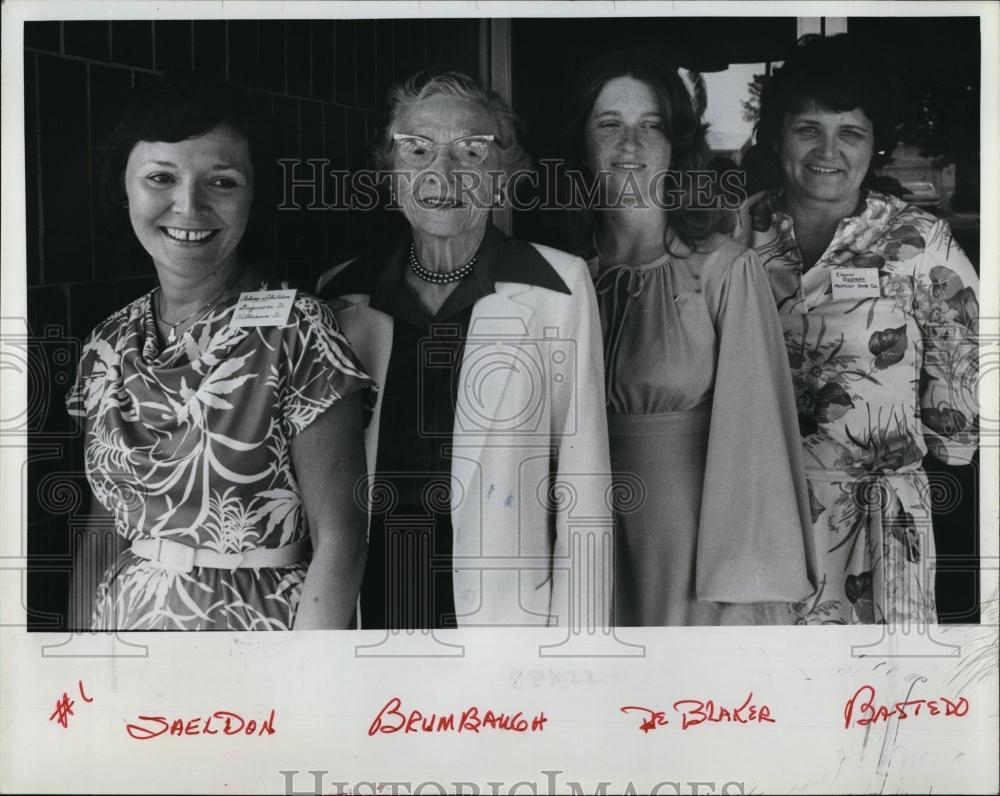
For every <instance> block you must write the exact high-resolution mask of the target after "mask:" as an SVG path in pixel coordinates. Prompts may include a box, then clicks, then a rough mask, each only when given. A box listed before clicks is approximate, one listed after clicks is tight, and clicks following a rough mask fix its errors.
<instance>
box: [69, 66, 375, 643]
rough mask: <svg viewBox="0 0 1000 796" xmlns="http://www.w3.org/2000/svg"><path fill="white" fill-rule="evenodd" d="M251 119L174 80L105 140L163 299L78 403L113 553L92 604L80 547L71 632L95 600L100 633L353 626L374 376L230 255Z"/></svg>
mask: <svg viewBox="0 0 1000 796" xmlns="http://www.w3.org/2000/svg"><path fill="white" fill-rule="evenodd" d="M254 117H255V114H254V109H253V107H252V105H250V104H249V100H248V99H247V98H246V97H244V96H243V95H242V94H241V93H240V92H238V91H237V90H236V89H234V88H231V87H228V86H225V85H212V84H205V83H200V82H198V81H197V80H196V79H192V78H181V79H177V78H175V79H171V80H168V81H164V82H163V83H162V84H160V85H157V86H155V87H153V88H150V89H147V90H145V91H143V92H142V93H141V94H140V95H138V96H137V98H136V99H135V100H134V102H133V103H132V105H131V106H130V107H129V109H128V111H126V113H125V115H124V117H123V119H122V120H121V122H120V123H119V125H118V127H117V128H116V129H115V130H114V131H113V132H112V134H111V137H110V140H109V142H108V148H107V155H108V164H109V169H108V173H109V174H110V175H111V178H112V181H111V184H110V186H109V187H110V189H111V191H112V193H113V194H114V193H117V195H118V202H117V203H116V206H122V205H124V206H125V207H127V209H128V215H129V219H130V222H131V227H132V230H133V231H134V233H135V236H136V238H137V239H138V241H139V242H140V243H141V244H142V246H143V248H144V249H145V250H146V252H147V253H148V254H149V256H150V258H151V259H152V262H153V265H154V267H155V269H156V273H157V277H158V281H159V286H158V287H157V288H155V289H154V290H152V291H151V292H149V293H147V294H146V295H144V296H142V297H140V298H139V299H137V300H135V301H133V302H132V303H131V304H129V305H127V306H126V307H124V308H122V309H121V310H119V311H118V312H116V313H115V314H114V315H112V316H111V317H110V318H108V319H107V320H105V321H103V322H102V323H100V324H98V326H97V327H96V328H95V329H94V331H93V332H92V333H91V334H90V336H89V337H88V338H87V340H86V343H85V345H84V347H83V353H82V357H81V360H80V366H79V370H78V374H77V380H76V383H75V385H74V386H73V387H72V389H71V391H70V394H69V395H68V397H67V406H68V409H69V412H70V413H71V414H73V415H76V416H78V417H80V418H81V419H82V420H83V423H84V428H85V435H86V438H85V445H86V467H87V477H88V480H89V481H90V484H91V487H92V490H93V493H94V498H95V502H96V504H98V505H99V506H100V507H102V508H103V510H104V511H105V512H107V514H108V515H110V518H111V522H112V523H113V526H114V529H115V531H116V534H115V536H116V538H117V539H118V547H119V548H120V549H119V550H117V551H112V552H116V553H117V554H116V555H115V556H114V558H113V560H111V561H109V562H106V563H107V566H106V570H104V575H103V578H102V579H101V581H100V584H99V586H98V588H97V594H96V600H94V599H93V597H92V592H91V590H90V589H87V588H86V584H87V583H88V578H91V579H92V578H94V577H95V575H96V574H97V572H95V570H98V571H99V570H100V569H103V568H104V564H105V562H102V561H101V560H100V557H99V556H98V557H97V558H95V557H94V553H95V550H100V549H101V548H102V545H101V543H100V540H98V539H96V538H95V536H96V534H95V533H92V534H91V535H90V537H88V538H87V539H86V540H85V544H84V545H83V547H82V549H81V550H80V558H79V560H78V565H77V571H76V573H75V584H74V599H75V601H76V603H77V604H76V605H75V606H74V607H73V612H74V616H75V619H76V622H77V624H82V623H83V622H84V621H85V620H84V619H83V617H84V615H85V614H86V612H87V607H88V604H89V603H90V602H92V601H93V602H94V605H93V614H92V625H93V627H94V628H95V629H119V630H280V629H288V628H291V627H292V625H293V622H294V624H295V626H296V627H297V628H337V627H348V626H350V624H351V623H352V621H353V617H354V608H355V603H356V600H357V595H358V590H359V588H360V583H361V577H362V574H363V571H364V555H365V537H364V534H365V516H364V513H363V511H361V510H359V509H358V508H357V506H356V504H355V501H354V500H353V490H354V486H355V483H356V481H357V479H358V478H360V477H362V476H363V472H364V470H363V467H364V458H363V456H364V452H363V447H362V399H363V397H364V395H365V393H366V392H369V391H370V390H369V387H370V381H369V379H368V377H367V376H366V375H365V374H364V373H363V372H362V370H361V368H360V366H359V364H358V362H357V360H356V359H355V358H354V355H353V353H352V352H351V349H350V347H349V346H348V344H347V342H346V340H345V339H344V337H343V336H341V335H340V333H339V332H338V328H337V324H336V321H335V320H334V318H333V316H332V314H331V312H330V310H329V309H328V308H327V307H326V305H325V304H323V303H322V302H320V301H318V300H317V299H315V298H313V297H311V296H308V295H305V294H302V293H296V292H295V291H294V290H286V291H285V292H284V293H277V294H271V295H270V296H266V295H265V294H264V293H263V292H262V291H265V290H267V289H269V288H274V287H277V288H281V286H280V285H277V286H272V285H268V284H267V282H266V281H264V280H263V279H262V278H261V276H260V275H259V274H258V273H257V272H256V270H255V269H254V268H253V267H250V266H248V265H247V264H246V263H245V261H244V260H243V258H241V256H240V255H239V252H238V245H239V243H240V240H241V239H242V237H243V233H244V231H245V230H246V227H247V224H248V221H249V219H250V216H251V206H252V205H253V203H254V198H255V190H254V186H255V177H258V176H259V175H261V174H262V171H261V167H262V166H263V165H265V164H266V161H265V160H264V159H263V158H262V157H261V152H260V151H259V140H260V138H259V136H258V135H257V132H256V127H255V123H254ZM257 198H258V200H259V196H258V197H257ZM265 297H268V298H270V300H271V303H272V306H273V308H272V311H271V312H269V313H268V312H262V311H261V309H260V305H261V301H260V300H261V299H263V298H265ZM251 303H256V305H257V307H258V309H257V311H256V312H254V313H248V312H247V307H248V306H249V305H250V304H251ZM248 315H249V316H255V317H250V319H249V320H246V321H243V322H240V321H238V320H237V317H238V316H244V317H245V316H248ZM98 513H100V512H99V511H98ZM98 524H99V523H98ZM123 543H127V546H125V545H124V544H123ZM103 547H106V545H104V546H103ZM122 548H123V549H122Z"/></svg>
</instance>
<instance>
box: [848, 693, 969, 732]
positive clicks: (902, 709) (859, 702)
mask: <svg viewBox="0 0 1000 796" xmlns="http://www.w3.org/2000/svg"><path fill="white" fill-rule="evenodd" d="M968 712H969V700H967V699H966V698H965V697H959V698H958V699H957V700H954V701H952V700H950V699H947V698H946V697H938V698H937V699H907V700H905V701H902V702H894V703H892V704H890V705H878V704H876V703H875V687H874V686H871V685H863V686H861V688H859V689H858V690H857V691H855V692H854V694H853V696H851V698H850V699H848V700H847V703H846V704H845V705H844V729H845V730H846V729H850V728H851V726H852V725H853V726H855V727H867V726H868V725H869V724H875V723H876V722H879V721H888V720H889V719H891V718H894V717H895V718H898V719H900V720H902V719H908V718H910V717H911V716H920V715H924V716H964V715H965V714H966V713H968Z"/></svg>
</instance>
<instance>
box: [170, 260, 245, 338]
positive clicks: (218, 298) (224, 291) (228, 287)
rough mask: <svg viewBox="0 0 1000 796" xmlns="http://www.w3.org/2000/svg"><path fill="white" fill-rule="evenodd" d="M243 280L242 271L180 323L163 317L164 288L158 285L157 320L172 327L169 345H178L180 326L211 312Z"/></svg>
mask: <svg viewBox="0 0 1000 796" xmlns="http://www.w3.org/2000/svg"><path fill="white" fill-rule="evenodd" d="M242 278H243V271H242V269H241V270H240V271H239V272H238V273H237V278H236V279H235V280H233V281H231V282H227V283H226V284H224V285H223V286H222V289H221V290H220V291H219V292H218V293H216V294H215V296H214V297H213V298H212V300H211V301H209V302H208V303H207V304H204V305H202V306H201V307H199V308H198V309H196V310H195V311H194V312H192V313H191V314H190V315H187V316H186V317H184V318H181V319H180V320H178V321H168V320H167V319H166V318H164V317H163V290H162V288H160V286H159V285H157V287H156V290H157V291H158V292H157V296H156V312H157V315H158V316H159V317H158V318H157V320H158V321H159V322H160V323H162V324H164V325H165V326H169V327H170V332H169V333H168V334H167V343H169V344H170V345H173V344H174V343H176V342H177V327H178V326H180V325H181V324H182V323H187V322H188V321H190V320H191V319H192V318H195V316H198V318H200V317H201V315H202V314H204V313H205V312H207V311H208V310H210V309H211V308H212V307H214V306H215V305H216V304H218V303H219V302H220V301H222V299H223V298H224V297H225V295H226V294H227V293H228V292H229V291H230V290H232V288H233V286H234V285H236V284H237V283H238V282H239V281H240V279H242Z"/></svg>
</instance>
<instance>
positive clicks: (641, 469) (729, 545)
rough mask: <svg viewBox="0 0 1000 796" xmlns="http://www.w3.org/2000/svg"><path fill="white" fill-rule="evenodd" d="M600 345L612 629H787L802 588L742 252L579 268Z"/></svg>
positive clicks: (790, 470)
mask: <svg viewBox="0 0 1000 796" xmlns="http://www.w3.org/2000/svg"><path fill="white" fill-rule="evenodd" d="M590 266H591V273H592V275H593V276H594V277H595V280H596V287H597V292H598V304H599V306H600V311H601V321H602V327H603V330H604V341H605V365H606V379H607V384H606V388H607V404H608V430H609V435H610V440H611V463H612V470H613V471H614V473H615V478H616V481H617V484H618V489H617V496H618V499H617V501H616V539H617V541H616V566H615V620H616V623H617V624H618V625H623V626H627V625H634V626H653V625H713V624H757V623H767V622H779V621H787V617H788V616H789V614H788V611H787V608H783V607H782V606H781V605H780V603H787V602H789V601H796V600H800V599H802V598H803V597H804V596H806V595H808V594H809V593H810V592H811V591H812V590H813V582H812V581H813V577H814V574H813V572H814V552H813V549H812V543H811V538H810V536H809V534H808V529H809V527H810V524H811V523H810V514H809V498H808V492H807V487H806V482H805V478H804V475H803V466H802V452H801V445H800V443H799V436H798V427H797V425H796V411H795V396H794V393H793V390H792V384H791V380H790V377H789V370H788V361H787V357H786V354H785V348H784V343H783V340H782V334H781V327H780V325H779V322H778V317H777V314H776V311H775V307H774V301H773V299H772V297H771V293H770V289H769V287H768V283H767V280H766V278H765V276H764V272H763V270H762V269H761V267H760V264H759V262H758V260H757V257H756V255H755V254H754V252H753V251H747V250H745V249H744V248H743V247H742V246H740V245H739V244H736V243H734V242H732V241H730V240H728V239H726V238H723V237H722V236H715V237H713V238H712V239H710V240H709V241H707V242H706V243H703V244H701V245H700V246H699V250H698V251H694V252H693V251H691V250H690V249H689V248H688V247H686V246H684V245H683V244H681V243H680V242H679V241H678V242H675V243H674V244H673V245H672V246H671V250H670V252H668V253H666V254H664V255H663V256H661V257H659V258H658V259H656V260H654V261H653V262H650V263H646V264H642V265H638V266H631V265H614V266H610V267H607V266H602V265H601V263H600V262H599V259H598V258H594V259H592V260H591V261H590Z"/></svg>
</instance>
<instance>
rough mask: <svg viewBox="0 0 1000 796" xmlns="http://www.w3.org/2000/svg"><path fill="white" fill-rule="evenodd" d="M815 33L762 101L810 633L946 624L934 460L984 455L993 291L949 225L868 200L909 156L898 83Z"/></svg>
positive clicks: (801, 606) (755, 225) (758, 239)
mask: <svg viewBox="0 0 1000 796" xmlns="http://www.w3.org/2000/svg"><path fill="white" fill-rule="evenodd" d="M874 56H875V54H872V53H868V52H866V50H865V48H864V47H863V46H862V45H861V44H859V43H858V42H856V41H854V40H852V38H851V37H850V36H849V35H846V34H844V35H839V36H832V37H830V38H823V37H818V36H812V37H805V38H803V39H802V40H800V42H799V43H798V45H797V46H796V48H795V49H794V51H793V52H792V53H790V55H789V57H788V59H787V60H786V61H785V63H784V65H783V66H782V67H781V68H780V69H779V70H777V71H776V72H775V73H774V75H773V76H772V77H771V78H770V80H769V81H768V82H767V84H766V85H765V87H764V90H763V93H762V95H761V117H760V122H759V124H758V126H757V137H758V143H759V145H760V151H761V152H763V153H767V154H768V155H769V156H770V157H771V158H772V159H773V160H774V162H775V164H776V166H777V168H778V169H779V170H780V173H781V175H782V178H783V185H782V186H781V187H780V188H779V189H777V190H773V191H769V192H767V193H766V194H765V195H764V196H763V198H761V200H760V201H759V202H756V203H754V204H753V207H752V209H751V211H750V219H749V221H750V223H749V224H748V225H747V227H748V231H749V227H751V226H752V244H753V246H754V248H755V249H756V251H757V253H758V256H759V257H760V260H761V262H762V264H763V267H764V271H765V273H766V275H767V277H768V279H769V280H770V283H771V289H772V291H773V293H774V297H775V299H776V301H777V306H778V313H779V316H780V319H781V324H782V327H783V329H784V336H785V344H786V346H787V350H788V358H789V361H790V364H791V369H792V377H793V379H794V383H795V396H796V402H797V410H798V411H797V414H798V422H799V430H800V434H801V442H802V446H803V448H804V451H805V464H806V474H807V476H808V479H809V485H810V498H811V500H810V504H811V507H812V517H813V535H814V538H815V546H816V548H817V550H818V551H820V561H819V571H820V576H821V577H820V582H819V584H818V588H817V591H816V592H815V594H813V595H812V596H810V597H809V598H808V599H807V600H805V601H803V602H800V603H798V604H796V605H795V606H794V615H795V618H796V620H797V621H798V622H800V623H838V624H848V623H850V624H854V623H881V622H892V623H898V622H921V623H927V622H934V621H936V609H935V600H934V571H933V569H934V536H933V533H932V529H931V523H930V518H931V506H930V496H929V488H928V483H927V478H926V476H925V474H924V471H923V469H922V467H921V460H922V459H923V457H924V455H925V454H926V453H928V452H930V453H932V454H934V456H936V457H937V458H939V459H941V460H942V461H944V462H946V463H949V464H957V463H965V462H968V461H969V460H970V457H971V456H972V454H973V452H974V450H975V446H976V441H977V428H978V414H979V413H978V404H977V387H978V359H977V339H976V335H977V332H978V314H979V303H978V299H977V293H978V289H979V280H978V278H977V276H976V273H975V271H974V269H973V267H972V265H971V264H970V263H969V261H968V259H967V258H966V256H965V255H964V254H963V252H962V250H961V249H960V248H959V246H958V245H957V244H956V243H955V241H954V240H953V239H952V236H951V230H950V229H949V227H948V224H947V223H946V222H944V221H943V220H941V219H938V218H935V217H934V216H932V215H930V214H928V213H925V212H924V211H922V210H919V209H917V208H916V207H914V206H912V205H909V204H907V203H906V202H904V201H902V200H901V199H898V198H896V197H894V196H888V195H885V194H882V193H878V192H877V191H874V190H871V189H870V188H869V186H870V184H871V182H872V180H873V179H874V169H875V168H876V167H877V166H878V165H879V164H880V163H884V162H885V161H886V160H887V159H888V157H889V155H890V154H891V152H892V148H893V146H894V145H895V128H894V121H893V118H892V113H891V111H892V102H893V92H892V89H891V85H890V84H889V83H888V82H887V81H888V79H889V73H887V72H886V70H885V68H884V65H883V64H881V63H879V62H877V61H876V60H875V57H874Z"/></svg>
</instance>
